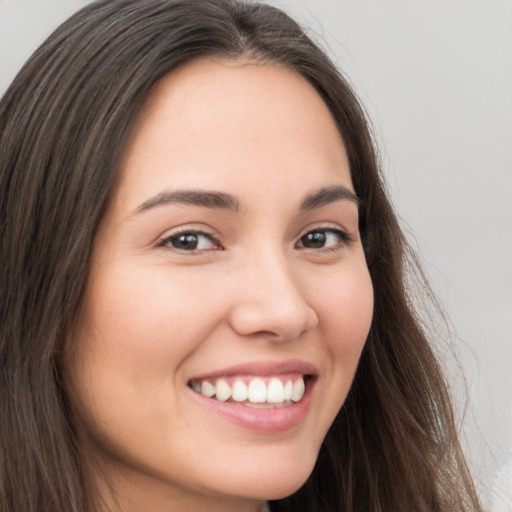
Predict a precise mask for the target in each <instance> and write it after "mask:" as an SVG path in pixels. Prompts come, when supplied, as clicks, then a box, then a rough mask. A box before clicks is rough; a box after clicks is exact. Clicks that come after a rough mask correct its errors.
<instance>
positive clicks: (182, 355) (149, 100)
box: [0, 0, 479, 512]
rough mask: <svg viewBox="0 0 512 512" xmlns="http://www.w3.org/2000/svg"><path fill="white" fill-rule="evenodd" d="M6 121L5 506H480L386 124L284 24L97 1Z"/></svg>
mask: <svg viewBox="0 0 512 512" xmlns="http://www.w3.org/2000/svg"><path fill="white" fill-rule="evenodd" d="M0 133H1V135H0V162H1V174H0V180H1V193H0V197H1V203H0V204H1V219H2V224H1V237H2V248H1V251H2V252H1V260H2V269H1V271H0V272H1V281H0V283H1V285H0V289H1V293H2V296H1V300H0V304H1V305H2V309H1V311H2V313H1V324H0V325H1V336H2V338H1V345H0V346H1V349H0V350H1V352H0V354H1V356H0V361H1V368H0V379H1V380H0V383H1V384H0V390H1V395H0V404H1V411H0V412H1V414H0V417H1V419H0V424H1V435H0V438H1V441H0V443H1V445H0V446H1V452H0V460H1V462H0V467H1V471H0V475H1V485H0V495H1V501H0V503H1V510H2V512H7V511H9V512H14V511H16V512H18V511H19V512H21V511H23V512H27V511H36V510H38V511H40V510H52V511H54V510H55V511H66V512H68V511H70V510H73V511H84V512H85V511H93V510H94V511H96V510H101V511H121V510H122V511H126V512H128V511H132V510H137V511H140V510H147V511H163V510H166V511H167V510H179V511H185V510H194V511H200V510H207V509H208V510H222V511H231V510H236V511H243V512H245V511H247V512H249V511H251V512H254V511H256V510H262V509H263V508H265V507H267V506H268V507H269V508H270V510H272V512H275V511H285V510H286V511H304V512H306V511H319V510H322V511H362V510H372V511H379V510H382V511H390V510H393V511H400V510H403V511H410V510H418V511H433V510H438V511H448V510H450V511H451V510H479V505H478V500H477V498H476V495H475V492H474V489H473V486H472V483H471V479H470V477H469V475H468V472H467V470H466V467H465V463H464V459H463V456H462V453H461V450H460V447H459V444H458V440H457V433H456V428H455V424H454V419H453V415H452V412H451V406H450V401H449V397H448V394H447V391H446V387H445V384H444V382H443V377H442V372H441V370H440V367H439V366H438V363H437V361H436V359H435V357H434V355H433V353H432V350H431V348H430V346H429V343H428V341H427V339H426V335H425V333H424V331H423V329H422V328H421V326H420V325H419V322H418V321H417V319H416V315H415V312H414V311H413V309H412V307H411V303H410V301H409V298H408V294H407V290H406V289H405V285H404V281H405V275H404V272H405V270H406V269H407V268H408V267H407V264H408V263H407V262H408V249H407V246H406V244H405V241H404V238H403V236H402V234H401V232H400V229H399V227H398V224H397V221H396V218H395V215H394V213H393V211H392V208H391V206H390V203H389V201H388V198H387V196H386V192H385V190H384V187H383V184H382V182H381V178H380V175H379V170H378V165H377V159H376V156H375V151H374V148H373V146H372V139H371V135H370V133H369V130H368V126H367V122H366V120H365V117H364V114H363V112H362V109H361V108H360V106H359V104H358V102H357V99H356V97H355V96H354V94H353V92H352V91H351V89H350V88H349V86H348V85H347V83H346V82H345V80H344V79H343V77H342V76H341V75H340V74H339V73H338V72H337V71H336V69H335V68H334V67H333V65H332V64H331V63H330V61H329V60H328V59H327V57H326V56H325V55H324V54H323V53H322V52H321V51H320V50H319V49H318V48H317V47H316V46H315V45H314V44H313V43H312V42H311V41H310V39H309V38H308V37H307V36H306V35H305V34H304V32H303V30H302V29H301V28H300V27H298V26H297V25H296V24H295V22H293V21H292V20H291V19H290V18H288V17H287V16H286V15H285V14H284V13H282V12H281V11H279V10H277V9H275V8H272V7H270V6H265V5H258V4H250V3H248V4H247V3H238V2H233V1H229V0H206V1H201V2H195V1H192V0H188V1H169V0H150V1H140V0H120V1H117V0H115V1H112V0H109V1H100V2H96V3H94V4H92V5H90V6H87V7H85V8H84V9H83V10H82V11H80V12H79V13H77V14H76V15H74V16H73V17H72V18H71V19H70V20H69V21H68V22H66V23H65V24H63V25H62V26H61V27H60V28H59V29H58V30H57V31H56V32H55V33H54V34H53V35H52V36H51V37H50V38H49V39H48V40H47V41H46V42H45V43H44V44H43V45H42V47H41V48H40V49H39V50H38V51H37V52H36V53H35V54H34V56H33V57H32V58H31V59H30V61H29V62H28V63H27V64H26V66H25V67H24V68H23V69H22V71H21V72H20V73H19V75H18V77H17V78H16V79H15V81H14V82H13V84H12V86H11V87H10V88H9V90H8V91H7V93H6V94H5V96H4V98H3V99H2V102H1V104H0ZM267 501H269V503H266V502H267Z"/></svg>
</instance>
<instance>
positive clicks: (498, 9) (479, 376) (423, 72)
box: [0, 0, 512, 512]
mask: <svg viewBox="0 0 512 512" xmlns="http://www.w3.org/2000/svg"><path fill="white" fill-rule="evenodd" d="M86 3H87V2H86V0H0V94H1V93H3V92H4V91H5V89H6V87H7V85H8V84H9V82H10V81H11V80H12V78H13V77H14V75H15V73H16V72H17V70H18V69H19V67H20V66H21V65H22V63H23V62H24V60H25V59H26V58H27V57H28V56H29V55H30V54H31V52H32V51H34V49H35V48H36V47H37V46H38V45H39V44H40V43H41V42H42V41H43V39H44V38H45V37H46V36H47V35H48V34H49V33H50V31H51V30H52V29H53V28H54V27H55V26H56V25H57V24H58V23H60V22H61V21H63V20H64V19H65V18H66V17H67V16H68V15H70V14H71V13H72V12H74V11H75V10H77V9H78V8H80V7H81V6H83V5H85V4H86ZM274 3H276V4H277V5H279V6H281V7H283V8H285V9H286V10H288V11H291V12H293V13H295V15H296V16H297V17H298V18H299V19H300V20H301V21H302V22H303V23H304V24H305V25H306V26H307V27H309V28H310V31H311V33H312V34H318V35H319V37H320V38H321V39H323V40H325V41H326V45H327V46H326V47H327V49H328V51H329V52H330V54H331V55H332V56H333V58H334V59H335V60H336V61H337V62H338V64H339V66H340V67H341V69H342V70H343V71H344V72H345V74H346V75H348V76H349V78H350V79H351V81H352V83H353V84H354V86H355V88H356V90H357V91H358V92H359V94H360V96H361V98H362V100H363V103H364V104H365V106H366V108H367V110H368V112H369V113H370V116H371V118H372V120H373V122H374V125H375V131H376V135H377V139H378V141H379V143H380V146H381V151H382V160H383V165H384V168H385V171H386V176H387V181H388V185H389V187H390V189H391V194H392V197H393V200H394V202H395V204H396V206H397V209H398V211H399V213H400V216H401V218H402V219H403V225H404V228H405V229H406V231H407V232H408V233H409V234H410V239H411V242H412V244H413V246H414V247H416V248H417V249H418V251H419V252H420V255H421V257H422V259H423V263H424V265H425V268H426V271H427V274H428V276H429V277H430V280H431V282H432V284H433V287H434V289H435V291H436V293H437V294H438V296H439V298H440V299H441V301H442V302H443V303H444V305H445V307H446V309H447V312H448V314H449V316H450V318H451V321H452V324H453V330H454V332H456V337H455V338H454V339H453V341H452V343H453V345H454V346H455V351H456V353H457V359H458V360H459V361H460V362H461V364H462V366H463V367H464V373H465V375H466V379H467V391H468V393H467V394H468V395H469V401H468V402H467V401H466V400H465V399H464V389H463V385H462V383H461V379H460V375H458V372H456V371H455V369H456V364H455V363H454V361H453V360H452V359H451V358H450V357H449V356H448V354H447V359H449V362H448V365H449V368H450V369H451V370H450V371H451V375H453V380H454V390H455V394H456V396H457V402H458V410H459V415H460V417H461V418H462V417H463V419H464V420H463V432H464V439H465V446H466V453H467V454H468V457H469V459H470V464H471V467H472V469H473V472H474V474H475V477H476V479H477V484H478V486H479V488H480V490H481V493H482V496H483V499H484V502H485V503H486V505H487V506H488V507H489V508H492V504H491V502H492V496H491V491H490V489H491V488H492V482H493V479H494V475H495V472H496V471H497V469H498V468H499V467H500V466H502V465H503V464H504V463H505V461H506V460H507V458H510V456H511V455H510V453H511V452H510V450H511V449H512V400H511V394H512V371H511V370H510V367H511V364H512V344H511V341H512V286H511V285H512V264H511V262H512V226H511V224H512V221H511V219H512V211H511V210H512V207H511V204H512V92H511V91H512V2H511V1H510V0H300V1H293V0H281V1H275V2H274ZM494 510H496V511H497V512H498V509H497V506H496V505H494ZM502 510H505V509H502V508H500V512H501V511H502ZM506 510H512V509H508V508H507V509H506Z"/></svg>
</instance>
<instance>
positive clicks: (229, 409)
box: [189, 381, 314, 434]
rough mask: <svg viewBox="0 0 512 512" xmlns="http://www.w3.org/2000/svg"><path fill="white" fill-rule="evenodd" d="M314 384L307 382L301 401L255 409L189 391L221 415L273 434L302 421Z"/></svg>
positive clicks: (238, 423) (209, 408) (204, 404)
mask: <svg viewBox="0 0 512 512" xmlns="http://www.w3.org/2000/svg"><path fill="white" fill-rule="evenodd" d="M313 384H314V382H313V381H309V382H308V383H307V385H306V391H305V393H304V396H303V397H302V399H301V400H300V401H299V402H295V403H293V404H292V405H288V406H287V407H275V408H271V409H255V408H251V407H246V406H245V405H242V404H238V403H237V402H221V401H219V400H215V399H212V398H207V397H206V396H204V395H201V394H199V393H196V392H195V391H193V390H192V389H189V391H190V392H191V393H192V395H193V396H194V397H195V399H196V400H198V401H199V402H200V404H201V405H202V406H204V407H206V408H207V409H208V410H210V411H212V412H214V413H216V414H218V415H219V416H222V417H224V418H226V419H227V420H229V421H231V422H233V423H235V424H237V425H240V426H242V427H244V428H246V429H248V430H253V431H257V432H261V433H268V434H273V433H277V432H285V431H287V430H291V429H292V428H294V427H296V426H298V425H299V424H300V423H302V421H303V420H304V419H305V418H306V416H307V414H308V412H309V409H310V406H311V395H312V389H313Z"/></svg>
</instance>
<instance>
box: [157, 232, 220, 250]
mask: <svg viewBox="0 0 512 512" xmlns="http://www.w3.org/2000/svg"><path fill="white" fill-rule="evenodd" d="M161 245H162V246H164V247H172V248H173V249H178V250H180V251H208V250H214V249H219V248H220V247H219V245H218V244H217V243H216V242H215V240H214V239H213V237H212V236H210V235H208V234H207V233H200V232H196V231H190V232H185V233H178V234H176V235H172V236H170V237H168V238H166V239H165V240H163V241H162V244H161Z"/></svg>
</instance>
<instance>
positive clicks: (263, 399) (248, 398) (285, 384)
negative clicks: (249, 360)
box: [188, 374, 307, 408]
mask: <svg viewBox="0 0 512 512" xmlns="http://www.w3.org/2000/svg"><path fill="white" fill-rule="evenodd" d="M306 378H307V377H305V376H304V375H300V374H288V375H279V376H278V375H276V376H272V377H248V376H239V377H225V378H217V379H197V380H196V379H192V380H191V381H190V382H189V383H188V385H189V387H190V388H192V389H193V390H194V391H195V392H196V393H199V394H201V395H203V396H205V397H207V398H213V399H214V400H218V401H220V402H238V403H240V404H241V405H245V406H247V407H255V408H272V407H287V406H290V405H292V404H293V403H296V402H300V400H301V399H302V398H303V396H304V392H305V389H306V385H305V379H306Z"/></svg>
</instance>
